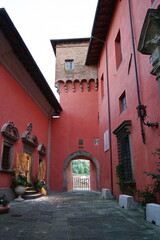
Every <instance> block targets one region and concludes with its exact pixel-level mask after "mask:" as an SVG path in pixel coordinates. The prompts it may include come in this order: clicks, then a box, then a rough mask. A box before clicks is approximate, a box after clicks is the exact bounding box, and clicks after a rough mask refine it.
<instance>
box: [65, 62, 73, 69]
mask: <svg viewBox="0 0 160 240" xmlns="http://www.w3.org/2000/svg"><path fill="white" fill-rule="evenodd" d="M73 68H74V64H73V60H65V70H73Z"/></svg>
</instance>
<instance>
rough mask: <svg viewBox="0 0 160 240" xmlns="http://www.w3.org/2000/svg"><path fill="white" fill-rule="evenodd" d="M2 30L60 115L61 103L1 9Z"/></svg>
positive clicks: (0, 21)
mask: <svg viewBox="0 0 160 240" xmlns="http://www.w3.org/2000/svg"><path fill="white" fill-rule="evenodd" d="M0 29H1V30H2V31H3V33H4V35H5V37H6V38H7V40H8V41H9V43H10V45H11V46H12V48H13V51H14V53H15V54H16V56H17V57H18V58H19V60H20V61H21V63H22V64H23V66H24V67H25V69H26V70H27V72H28V73H29V74H30V76H31V77H32V79H33V81H34V82H35V83H36V85H37V87H38V88H39V89H40V91H41V92H42V94H43V95H44V96H45V98H46V99H47V101H48V102H49V104H50V105H51V106H52V107H53V108H54V109H55V111H56V112H57V113H59V112H60V111H61V110H62V108H61V106H60V104H59V102H58V101H57V99H56V97H55V95H54V94H53V92H52V90H51V88H50V87H49V85H48V83H47V81H46V79H45V78H44V76H43V74H42V73H41V71H40V69H39V67H38V66H37V64H36V62H35V60H34V59H33V57H32V55H31V53H30V52H29V50H28V48H27V46H26V45H25V43H24V41H23V39H22V38H21V36H20V34H19V33H18V31H17V29H16V28H15V26H14V24H13V22H12V21H11V19H10V17H9V16H8V14H7V12H6V10H5V9H4V8H0Z"/></svg>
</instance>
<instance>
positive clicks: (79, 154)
mask: <svg viewBox="0 0 160 240" xmlns="http://www.w3.org/2000/svg"><path fill="white" fill-rule="evenodd" d="M78 157H79V158H81V157H82V158H86V159H87V160H90V161H92V162H93V163H94V165H95V167H96V182H97V190H98V191H100V167H99V163H98V161H97V159H96V158H95V157H94V156H93V155H92V154H90V153H89V152H87V151H83V150H80V151H76V152H74V153H72V154H70V155H69V156H68V157H67V159H66V161H65V162H64V166H63V190H64V191H67V167H68V164H69V163H70V161H72V160H75V159H77V158H78Z"/></svg>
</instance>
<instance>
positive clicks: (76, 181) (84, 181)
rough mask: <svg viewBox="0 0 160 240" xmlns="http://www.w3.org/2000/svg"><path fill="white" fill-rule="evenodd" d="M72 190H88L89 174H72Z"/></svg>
mask: <svg viewBox="0 0 160 240" xmlns="http://www.w3.org/2000/svg"><path fill="white" fill-rule="evenodd" d="M73 190H90V176H73Z"/></svg>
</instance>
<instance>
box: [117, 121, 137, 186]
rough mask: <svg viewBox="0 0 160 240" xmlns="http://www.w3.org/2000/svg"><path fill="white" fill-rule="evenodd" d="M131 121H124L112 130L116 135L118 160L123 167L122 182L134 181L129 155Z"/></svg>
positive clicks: (130, 156)
mask: <svg viewBox="0 0 160 240" xmlns="http://www.w3.org/2000/svg"><path fill="white" fill-rule="evenodd" d="M130 126H131V121H130V120H126V121H124V122H123V123H122V124H121V125H120V126H119V127H118V128H116V129H115V130H114V132H113V133H114V134H115V135H116V137H117V148H118V160H119V164H122V166H123V169H124V182H126V183H127V182H134V178H133V170H132V155H131V140H130V139H131V136H130Z"/></svg>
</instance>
